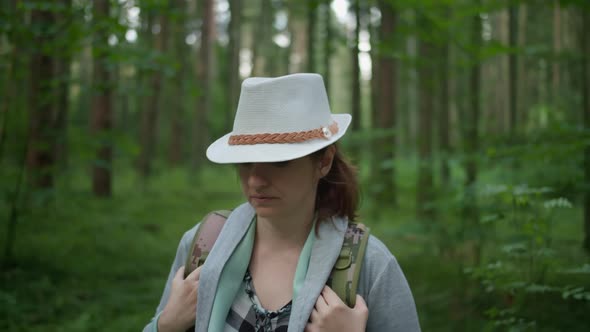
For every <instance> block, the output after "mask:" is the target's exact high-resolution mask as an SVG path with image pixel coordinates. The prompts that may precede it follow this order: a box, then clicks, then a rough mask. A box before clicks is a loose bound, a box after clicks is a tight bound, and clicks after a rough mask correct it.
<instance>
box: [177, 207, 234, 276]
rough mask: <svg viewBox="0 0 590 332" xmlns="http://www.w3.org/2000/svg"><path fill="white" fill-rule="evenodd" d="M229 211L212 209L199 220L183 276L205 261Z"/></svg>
mask: <svg viewBox="0 0 590 332" xmlns="http://www.w3.org/2000/svg"><path fill="white" fill-rule="evenodd" d="M230 213H231V211H228V210H219V211H213V212H210V213H209V214H207V215H206V216H205V218H203V220H201V224H200V225H199V228H198V229H197V232H196V233H195V237H194V238H193V241H192V243H191V248H190V251H189V253H190V254H189V256H188V257H187V260H186V263H185V265H184V266H185V269H184V277H185V278H186V277H187V276H188V275H189V274H190V273H191V272H193V271H194V270H195V269H196V268H197V267H199V266H201V265H203V263H205V259H207V256H208V255H209V252H211V249H213V245H214V244H215V241H217V238H218V237H219V233H221V229H222V228H223V225H225V221H226V220H227V217H228V216H229V214H230Z"/></svg>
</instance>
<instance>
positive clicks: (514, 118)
mask: <svg viewBox="0 0 590 332" xmlns="http://www.w3.org/2000/svg"><path fill="white" fill-rule="evenodd" d="M518 9H519V7H518V5H517V4H513V5H511V6H510V8H509V13H508V25H509V32H508V34H509V45H510V48H511V50H510V55H509V56H508V77H509V79H508V81H509V82H510V84H509V87H510V93H509V96H510V112H509V114H510V117H509V118H510V121H509V124H510V125H509V128H510V135H511V136H512V137H514V136H515V135H516V130H517V125H518V109H517V108H518V93H519V91H518V55H517V54H516V49H517V47H518V39H517V38H518Z"/></svg>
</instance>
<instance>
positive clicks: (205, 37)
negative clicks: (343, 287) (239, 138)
mask: <svg viewBox="0 0 590 332" xmlns="http://www.w3.org/2000/svg"><path fill="white" fill-rule="evenodd" d="M589 61H590V1H588V0H560V1H553V0H520V1H516V0H514V1H510V0H455V1H453V0H415V1H410V0H379V1H377V0H350V1H347V0H334V1H329V0H325V1H322V0H305V1H303V0H302V1H295V0H249V1H239V0H199V1H197V0H170V1H164V0H96V1H87V0H52V1H49V0H10V1H2V2H1V4H0V175H1V176H0V195H1V196H0V220H1V221H2V222H1V224H0V225H1V227H0V245H1V248H0V249H1V250H2V251H1V252H0V254H1V259H2V265H1V269H0V330H2V331H104V330H107V331H138V330H140V329H141V328H142V327H143V326H144V325H145V324H146V323H147V322H148V321H149V319H150V318H151V316H152V315H153V313H154V310H155V307H156V305H157V303H158V301H159V297H160V295H161V292H162V289H163V285H164V281H165V278H166V277H167V274H168V270H169V267H170V264H171V262H172V258H173V257H174V253H175V251H176V245H177V243H178V241H179V239H180V237H181V236H182V234H183V232H184V231H186V230H187V229H189V228H190V227H192V226H193V225H194V224H195V223H196V222H198V221H199V220H200V219H201V217H202V216H204V215H205V214H206V213H207V212H208V211H211V210H214V209H222V208H233V207H235V206H236V205H237V204H238V203H240V202H241V201H242V198H241V196H240V193H239V186H238V181H237V177H236V175H235V170H234V169H233V167H232V166H214V165H212V164H211V163H209V162H208V161H207V160H206V159H205V158H204V150H205V148H206V147H207V146H208V144H210V143H211V142H212V141H213V140H214V139H215V138H217V137H219V136H221V135H222V134H224V133H226V132H228V131H229V130H230V128H231V127H232V119H233V114H234V112H235V109H236V103H237V100H238V96H239V89H240V82H241V81H242V80H243V79H244V78H246V77H249V76H278V75H284V74H287V73H294V72H318V73H321V74H322V75H323V76H324V80H325V84H326V88H327V89H328V92H329V97H330V102H331V106H332V110H333V112H336V113H341V112H345V113H351V114H352V115H353V124H352V128H351V133H350V134H349V135H347V137H346V138H345V139H343V142H342V147H343V148H344V149H345V150H347V152H348V154H349V155H350V156H352V159H353V160H354V161H355V163H356V164H357V165H359V172H360V173H359V174H360V177H361V182H362V189H363V190H362V205H361V210H360V215H361V221H362V222H364V223H365V224H367V225H369V226H370V227H371V228H372V232H373V234H375V235H377V236H379V238H381V239H382V240H383V241H384V242H385V243H386V244H387V245H388V247H389V248H390V249H391V251H392V252H393V253H394V254H395V255H396V257H397V259H398V260H399V262H400V264H401V266H402V268H403V269H404V272H405V274H406V277H407V279H408V280H409V283H410V285H411V287H412V290H413V293H414V297H415V299H416V304H417V308H418V313H419V316H420V322H421V325H422V328H423V330H424V331H588V330H590V320H589V319H588V313H589V312H590V278H589V276H590V260H589V258H590V256H589V254H590V145H589V144H590V136H589V128H590V98H589V95H590V64H589Z"/></svg>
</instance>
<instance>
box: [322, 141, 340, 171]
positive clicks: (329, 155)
mask: <svg viewBox="0 0 590 332" xmlns="http://www.w3.org/2000/svg"><path fill="white" fill-rule="evenodd" d="M335 154H336V148H335V147H334V145H330V146H328V148H327V149H326V151H325V152H324V155H323V156H322V157H321V158H320V177H324V176H326V175H328V172H330V169H332V162H333V161H334V155H335Z"/></svg>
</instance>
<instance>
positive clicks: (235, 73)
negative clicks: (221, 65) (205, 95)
mask: <svg viewBox="0 0 590 332" xmlns="http://www.w3.org/2000/svg"><path fill="white" fill-rule="evenodd" d="M229 8H230V12H231V20H230V22H229V53H230V55H229V75H228V91H229V98H230V100H229V107H228V112H227V114H226V117H225V119H226V120H225V127H226V128H231V126H232V120H233V118H234V114H235V112H236V109H237V108H238V99H239V97H240V48H241V44H242V43H241V34H240V31H241V28H242V2H241V1H240V0H230V1H229Z"/></svg>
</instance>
